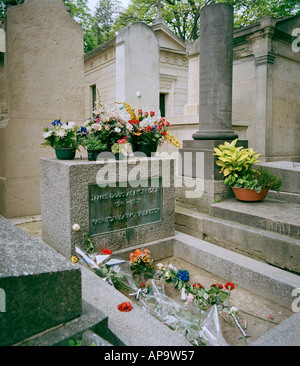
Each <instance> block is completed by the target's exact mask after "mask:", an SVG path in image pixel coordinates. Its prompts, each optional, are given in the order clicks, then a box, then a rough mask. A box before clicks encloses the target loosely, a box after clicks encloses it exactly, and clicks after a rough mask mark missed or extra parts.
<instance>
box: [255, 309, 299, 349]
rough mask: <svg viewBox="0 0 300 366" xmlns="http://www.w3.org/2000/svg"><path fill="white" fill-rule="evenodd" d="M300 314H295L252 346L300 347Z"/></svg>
mask: <svg viewBox="0 0 300 366" xmlns="http://www.w3.org/2000/svg"><path fill="white" fill-rule="evenodd" d="M299 329H300V312H297V313H295V315H293V316H291V317H290V318H288V319H287V320H285V321H284V322H282V323H281V324H279V325H277V326H276V327H274V328H273V329H271V330H270V331H269V332H268V333H266V334H265V335H263V336H262V337H260V338H258V339H257V340H256V341H254V342H252V343H251V344H250V346H264V347H266V346H273V347H274V346H288V347H291V346H298V347H299V346H300V337H299Z"/></svg>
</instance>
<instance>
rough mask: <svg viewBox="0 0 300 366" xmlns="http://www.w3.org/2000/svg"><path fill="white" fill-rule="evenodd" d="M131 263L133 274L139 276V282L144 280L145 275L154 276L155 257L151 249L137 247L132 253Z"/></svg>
mask: <svg viewBox="0 0 300 366" xmlns="http://www.w3.org/2000/svg"><path fill="white" fill-rule="evenodd" d="M129 264H130V267H131V270H132V273H133V276H135V275H138V276H139V282H143V281H144V279H145V278H144V277H145V276H152V275H153V274H154V268H153V259H152V257H151V252H150V250H149V249H144V250H141V249H136V250H135V251H134V252H132V253H130V255H129Z"/></svg>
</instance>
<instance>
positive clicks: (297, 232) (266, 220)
mask: <svg viewBox="0 0 300 366" xmlns="http://www.w3.org/2000/svg"><path fill="white" fill-rule="evenodd" d="M209 213H210V215H211V216H214V217H219V218H223V219H227V220H228V219H229V220H231V221H235V222H239V223H241V224H245V225H248V226H252V227H257V228H259V229H263V230H269V231H271V232H276V233H279V234H283V235H288V236H291V237H296V238H299V237H300V204H298V203H294V204H293V203H288V202H276V201H273V200H268V199H265V200H263V201H260V202H242V201H238V200H237V199H235V198H233V199H228V200H224V201H222V202H219V203H215V204H212V205H211V206H210V210H209Z"/></svg>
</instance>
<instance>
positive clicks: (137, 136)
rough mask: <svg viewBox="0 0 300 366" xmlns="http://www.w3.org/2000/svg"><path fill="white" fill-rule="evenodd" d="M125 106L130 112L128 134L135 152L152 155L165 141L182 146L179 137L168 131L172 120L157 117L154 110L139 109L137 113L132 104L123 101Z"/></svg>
mask: <svg viewBox="0 0 300 366" xmlns="http://www.w3.org/2000/svg"><path fill="white" fill-rule="evenodd" d="M123 106H124V107H125V109H126V111H127V113H128V114H129V120H128V123H127V136H128V140H129V142H130V143H131V146H132V150H133V152H134V153H137V152H142V153H144V154H145V155H146V156H147V157H151V155H152V154H153V153H155V152H156V151H157V147H158V146H159V145H160V144H162V143H163V142H164V141H169V142H170V143H172V144H173V145H174V146H176V147H181V143H180V142H179V141H178V139H177V138H176V137H175V136H173V135H172V134H171V133H170V132H169V131H168V128H169V127H170V126H171V124H170V122H168V121H166V120H165V119H164V118H162V117H157V116H156V115H155V112H153V111H151V112H150V113H148V112H143V111H142V109H139V110H138V112H137V114H136V113H135V110H134V108H133V107H132V106H131V105H130V104H128V103H123Z"/></svg>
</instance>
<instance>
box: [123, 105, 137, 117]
mask: <svg viewBox="0 0 300 366" xmlns="http://www.w3.org/2000/svg"><path fill="white" fill-rule="evenodd" d="M123 106H124V108H125V109H126V112H127V113H128V114H129V115H130V119H131V120H135V119H137V117H136V115H135V110H134V108H133V107H132V106H131V105H130V104H129V103H123Z"/></svg>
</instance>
